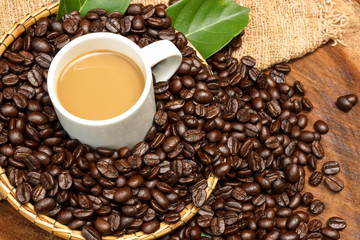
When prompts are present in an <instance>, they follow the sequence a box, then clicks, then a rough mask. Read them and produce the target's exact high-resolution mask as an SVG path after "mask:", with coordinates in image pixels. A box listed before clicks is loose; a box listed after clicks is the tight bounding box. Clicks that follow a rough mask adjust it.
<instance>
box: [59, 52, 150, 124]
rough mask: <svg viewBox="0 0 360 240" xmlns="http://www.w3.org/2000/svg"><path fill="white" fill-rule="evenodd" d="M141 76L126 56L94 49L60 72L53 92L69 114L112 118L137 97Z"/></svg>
mask: <svg viewBox="0 0 360 240" xmlns="http://www.w3.org/2000/svg"><path fill="white" fill-rule="evenodd" d="M144 86H145V79H144V75H143V73H142V72H141V70H140V68H139V66H138V65H137V64H136V63H135V62H134V61H133V60H131V59H130V58H129V57H127V56H125V55H123V54H121V53H118V52H114V51H108V50H96V51H91V52H86V53H84V54H82V55H80V56H78V57H76V58H74V59H72V60H71V61H70V62H69V63H68V64H67V65H66V66H65V67H64V68H63V70H62V71H61V73H60V75H59V79H58V80H57V85H56V93H57V97H58V99H59V101H60V104H61V105H62V106H63V107H64V108H65V109H66V110H67V111H68V112H70V113H71V114H73V115H75V116H77V117H79V118H83V119H87V120H105V119H110V118H114V117H116V116H119V115H121V114H122V113H124V112H126V111H127V110H129V109H130V108H131V107H132V106H133V105H135V103H136V102H137V101H138V100H139V98H140V96H141V94H142V92H143V90H144Z"/></svg>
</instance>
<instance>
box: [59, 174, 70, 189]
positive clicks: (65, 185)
mask: <svg viewBox="0 0 360 240" xmlns="http://www.w3.org/2000/svg"><path fill="white" fill-rule="evenodd" d="M58 182H59V187H60V188H61V189H62V190H68V189H70V188H71V186H72V177H71V175H70V174H69V173H66V172H65V173H62V174H60V175H59V178H58Z"/></svg>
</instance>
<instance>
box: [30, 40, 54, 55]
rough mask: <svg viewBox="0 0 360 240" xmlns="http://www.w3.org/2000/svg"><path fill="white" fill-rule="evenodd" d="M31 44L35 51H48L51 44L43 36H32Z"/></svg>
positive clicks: (50, 49) (50, 48)
mask: <svg viewBox="0 0 360 240" xmlns="http://www.w3.org/2000/svg"><path fill="white" fill-rule="evenodd" d="M31 46H32V48H33V49H34V50H35V51H38V52H44V53H48V52H51V51H52V47H51V45H50V44H49V43H48V42H46V40H45V39H43V38H34V40H32V42H31Z"/></svg>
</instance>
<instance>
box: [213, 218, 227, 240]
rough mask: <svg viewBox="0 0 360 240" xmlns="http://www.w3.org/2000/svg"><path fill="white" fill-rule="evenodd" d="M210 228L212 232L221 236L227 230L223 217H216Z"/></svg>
mask: <svg viewBox="0 0 360 240" xmlns="http://www.w3.org/2000/svg"><path fill="white" fill-rule="evenodd" d="M210 228H211V232H212V234H214V235H215V236H220V235H222V234H223V233H224V231H225V221H224V219H222V218H221V217H214V218H213V219H212V220H211V222H210Z"/></svg>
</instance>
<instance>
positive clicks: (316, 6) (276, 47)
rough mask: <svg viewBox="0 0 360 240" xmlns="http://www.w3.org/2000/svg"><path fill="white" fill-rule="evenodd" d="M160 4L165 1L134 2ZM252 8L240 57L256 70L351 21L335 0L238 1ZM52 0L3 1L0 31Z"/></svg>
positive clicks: (337, 34)
mask: <svg viewBox="0 0 360 240" xmlns="http://www.w3.org/2000/svg"><path fill="white" fill-rule="evenodd" d="M133 2H134V3H143V4H157V3H165V4H167V3H168V1H164V0H133ZM236 2H238V3H239V4H240V5H241V6H245V7H249V8H250V9H251V11H250V22H249V25H248V26H247V27H246V29H245V32H246V34H245V36H244V38H243V45H242V47H241V48H240V49H239V50H237V51H236V52H234V55H235V56H236V57H238V58H240V57H241V56H245V55H249V56H252V57H254V58H255V59H256V60H257V65H256V67H257V68H259V69H260V70H262V69H266V68H268V67H270V66H272V65H274V64H276V63H281V62H287V61H289V60H291V59H294V58H299V57H302V56H304V55H305V54H306V53H308V52H312V51H314V50H315V49H316V48H318V47H319V46H321V45H322V44H324V43H326V42H328V41H329V40H334V43H335V44H336V43H337V41H339V40H340V39H341V36H342V33H343V31H344V30H345V26H346V24H347V22H348V18H347V17H346V16H345V15H343V14H342V13H341V12H340V11H338V10H337V9H336V6H334V3H333V1H332V0H236ZM46 3H49V0H0V9H1V10H0V11H1V12H0V32H1V33H2V32H4V31H6V30H7V29H8V28H10V27H11V26H12V25H13V24H14V22H16V21H17V20H19V19H20V18H21V17H23V16H24V15H25V14H26V13H29V12H32V11H34V10H36V9H37V8H39V7H40V6H42V5H44V4H46Z"/></svg>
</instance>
